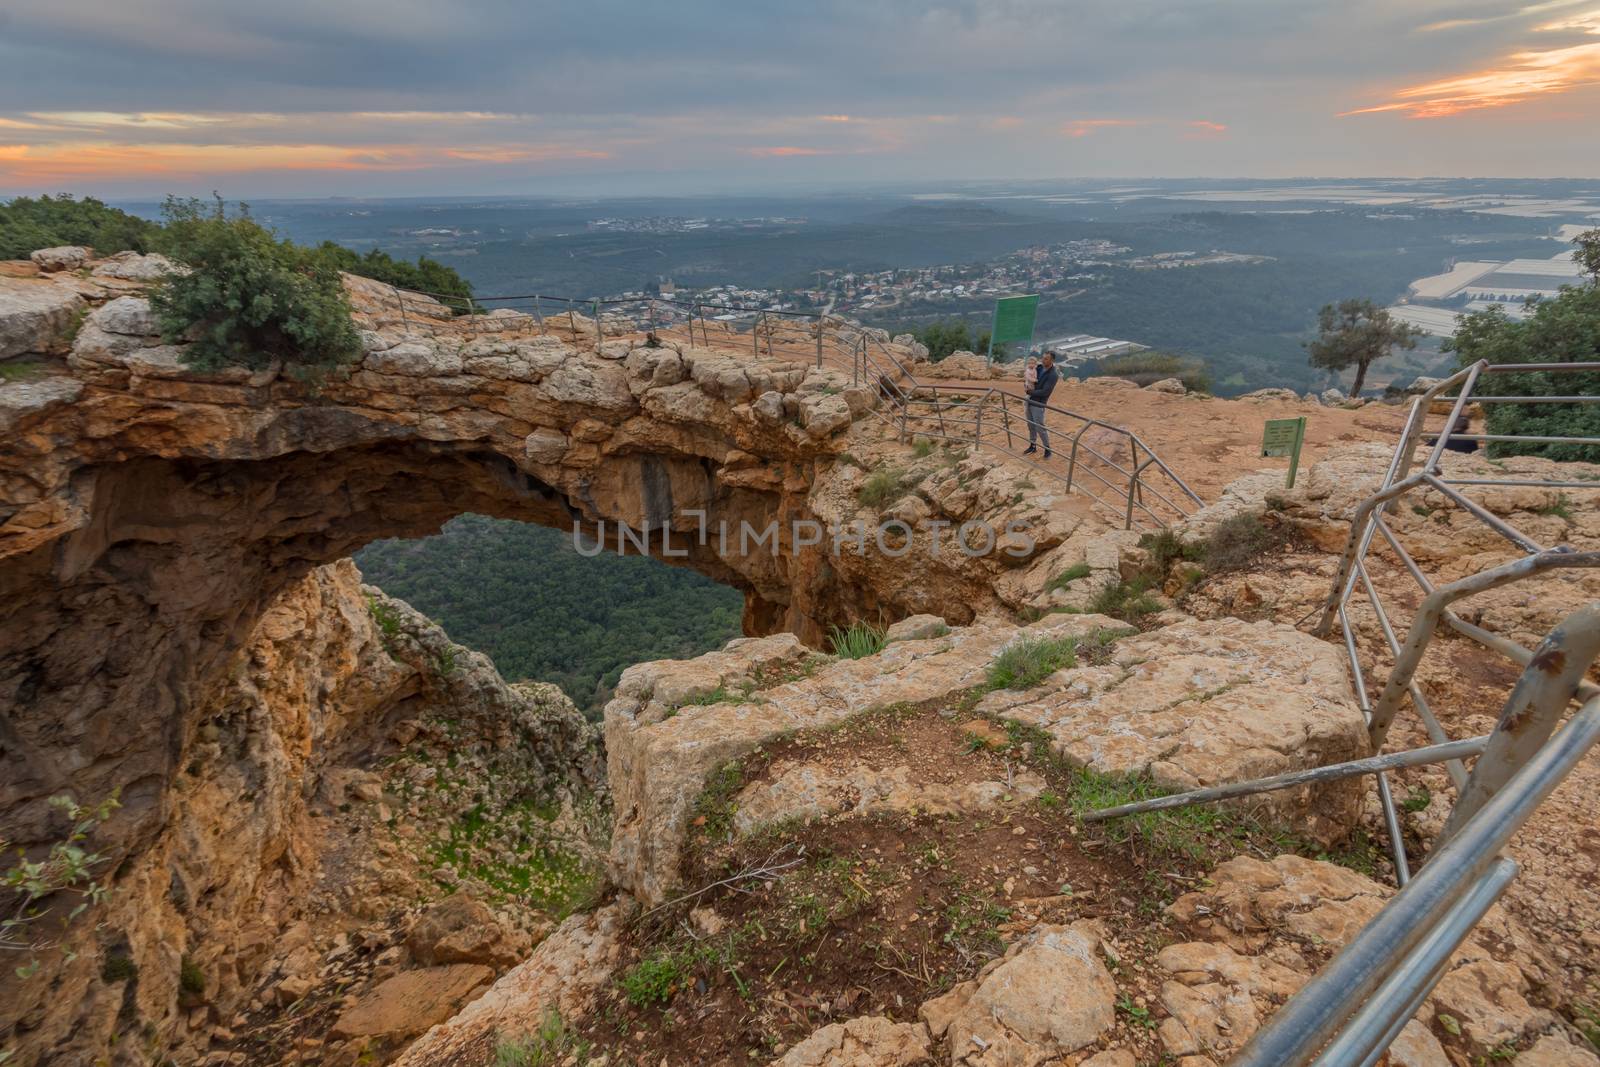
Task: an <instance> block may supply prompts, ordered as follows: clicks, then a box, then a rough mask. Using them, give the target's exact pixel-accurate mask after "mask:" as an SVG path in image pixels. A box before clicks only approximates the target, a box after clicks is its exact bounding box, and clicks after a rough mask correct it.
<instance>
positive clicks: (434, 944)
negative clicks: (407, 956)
mask: <svg viewBox="0 0 1600 1067" xmlns="http://www.w3.org/2000/svg"><path fill="white" fill-rule="evenodd" d="M406 947H407V948H409V949H410V950H411V956H412V958H413V959H415V960H416V961H417V962H418V963H421V964H423V965H424V966H429V967H431V966H433V965H435V964H440V963H479V964H483V965H485V966H488V967H494V968H504V967H510V966H512V965H513V964H515V963H517V962H518V961H520V960H521V959H522V958H523V957H524V956H525V955H526V954H527V951H528V948H529V945H528V940H527V938H526V937H522V936H519V935H517V934H515V933H513V932H510V931H507V930H506V929H505V928H503V927H502V926H501V925H500V923H499V922H498V921H497V920H496V919H495V917H494V913H493V912H491V911H490V910H489V909H488V908H487V907H485V906H484V905H483V904H481V903H480V902H478V901H477V900H474V899H473V898H472V897H471V896H470V895H469V894H467V893H455V894H452V895H451V896H448V897H446V898H445V899H444V900H441V901H440V902H439V903H437V904H435V905H433V906H432V907H430V908H429V909H428V910H427V911H425V912H423V913H422V915H421V916H419V917H418V919H417V921H416V924H415V925H413V926H412V928H411V932H410V933H409V934H407V935H406Z"/></svg>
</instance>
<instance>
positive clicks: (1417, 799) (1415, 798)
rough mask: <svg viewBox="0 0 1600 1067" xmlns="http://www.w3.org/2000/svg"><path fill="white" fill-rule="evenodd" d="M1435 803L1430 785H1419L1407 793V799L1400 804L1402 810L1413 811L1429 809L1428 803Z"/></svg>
mask: <svg viewBox="0 0 1600 1067" xmlns="http://www.w3.org/2000/svg"><path fill="white" fill-rule="evenodd" d="M1432 803H1433V794H1432V793H1431V792H1429V790H1428V787H1427V786H1425V785H1419V786H1417V787H1416V788H1415V789H1413V790H1411V791H1410V792H1409V793H1407V794H1406V799H1405V801H1404V802H1403V803H1402V804H1401V805H1400V808H1401V810H1402V811H1409V812H1412V813H1415V812H1419V811H1426V810H1428V805H1429V804H1432Z"/></svg>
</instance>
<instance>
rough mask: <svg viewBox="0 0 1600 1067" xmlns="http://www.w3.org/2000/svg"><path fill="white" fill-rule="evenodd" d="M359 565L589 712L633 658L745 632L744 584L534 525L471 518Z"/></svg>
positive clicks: (392, 544) (692, 652)
mask: <svg viewBox="0 0 1600 1067" xmlns="http://www.w3.org/2000/svg"><path fill="white" fill-rule="evenodd" d="M356 563H357V564H358V565H359V566H360V567H361V570H362V572H363V573H364V575H365V577H366V580H367V581H368V582H370V583H371V584H373V585H376V586H379V587H380V588H382V589H383V590H384V591H385V592H386V593H388V594H389V595H391V596H394V597H397V598H399V599H401V600H404V601H406V602H407V603H409V604H410V605H411V606H413V607H414V608H416V609H417V610H418V611H421V612H422V613H424V614H425V615H427V616H428V617H429V618H431V619H434V620H435V621H437V622H438V623H439V624H440V625H441V626H443V627H444V629H445V631H446V632H447V633H448V634H449V635H450V637H451V639H452V640H454V641H456V642H457V643H459V644H463V645H466V646H467V647H468V648H473V649H477V650H478V651H480V652H483V653H485V654H487V655H488V657H489V658H490V659H491V660H493V661H494V664H495V666H496V667H497V668H498V669H499V671H500V673H501V674H503V675H504V676H505V677H506V678H507V679H508V680H510V681H524V680H536V681H542V682H553V683H554V684H556V685H558V686H560V687H561V689H562V691H563V692H565V693H566V694H567V695H568V696H569V697H571V698H572V700H573V702H574V703H576V704H577V705H578V706H579V707H580V708H583V709H584V710H585V711H586V712H587V713H588V714H589V715H590V716H591V717H598V715H599V711H600V709H601V707H603V706H604V704H605V702H606V700H608V699H609V698H610V695H611V690H612V689H613V688H614V687H615V686H616V684H617V679H618V677H619V676H620V675H621V674H622V671H623V669H624V668H626V667H627V666H629V665H630V664H633V663H638V662H640V661H642V660H651V659H686V658H690V657H693V656H698V655H700V654H701V653H703V652H707V651H709V650H711V649H713V648H721V647H722V646H723V645H724V644H726V643H727V642H728V641H729V640H731V639H732V638H735V637H738V636H739V635H740V633H741V629H740V619H741V616H742V613H743V610H744V598H743V597H742V596H741V595H740V594H739V593H738V591H736V590H733V589H729V588H728V587H727V586H723V585H718V584H717V583H716V582H713V581H712V580H711V579H709V578H706V577H704V576H702V575H700V574H697V573H695V572H694V571H691V570H688V569H686V568H680V567H669V566H666V565H664V564H662V563H661V562H660V561H659V560H654V559H648V558H646V557H643V556H617V555H612V554H610V553H602V554H600V555H598V556H592V557H590V556H583V555H580V554H579V553H578V552H577V551H576V550H575V549H574V548H573V544H572V537H571V535H570V534H568V533H564V532H562V531H560V530H551V529H546V528H544V527H539V526H530V525H527V524H526V523H520V522H511V521H507V520H502V519H490V518H486V517H484V516H481V515H463V516H461V517H460V518H457V519H455V520H453V521H451V522H450V523H448V524H447V525H446V526H445V527H444V530H443V532H441V533H440V534H438V535H437V536H434V537H428V538H423V539H421V540H416V541H378V542H375V543H374V544H371V545H368V546H367V547H366V548H364V549H362V550H361V551H360V552H358V553H357V554H356Z"/></svg>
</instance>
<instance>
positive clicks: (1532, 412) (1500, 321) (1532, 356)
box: [1445, 230, 1600, 463]
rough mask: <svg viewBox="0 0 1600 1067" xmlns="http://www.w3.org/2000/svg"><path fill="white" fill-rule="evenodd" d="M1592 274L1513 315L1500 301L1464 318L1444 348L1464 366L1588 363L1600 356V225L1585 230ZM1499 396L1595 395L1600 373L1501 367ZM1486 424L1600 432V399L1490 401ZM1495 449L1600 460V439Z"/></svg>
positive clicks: (1524, 432)
mask: <svg viewBox="0 0 1600 1067" xmlns="http://www.w3.org/2000/svg"><path fill="white" fill-rule="evenodd" d="M1578 244H1579V247H1580V256H1582V257H1585V258H1584V262H1585V264H1586V267H1587V269H1588V270H1589V271H1590V274H1591V278H1590V281H1589V282H1587V283H1586V284H1583V285H1576V286H1568V287H1566V288H1564V289H1562V291H1561V295H1560V296H1557V297H1556V298H1554V299H1553V300H1537V301H1534V302H1533V303H1532V308H1533V314H1531V315H1529V316H1528V317H1527V318H1526V319H1523V320H1522V321H1521V322H1513V321H1512V320H1511V319H1510V318H1508V317H1507V316H1506V315H1505V314H1504V312H1502V311H1501V310H1500V309H1499V308H1490V309H1488V310H1487V311H1477V312H1473V313H1472V314H1470V315H1466V316H1464V317H1463V318H1462V319H1461V323H1460V326H1459V327H1458V328H1457V330H1456V333H1455V336H1454V337H1452V338H1451V339H1450V340H1448V341H1446V342H1445V350H1446V351H1448V352H1455V353H1456V354H1457V356H1458V357H1459V359H1460V362H1461V366H1463V367H1465V366H1467V365H1469V364H1471V363H1475V362H1477V361H1478V360H1480V359H1486V360H1488V361H1489V362H1490V363H1581V362H1592V361H1595V360H1600V230H1590V231H1589V232H1588V233H1585V234H1583V235H1582V236H1580V237H1579V238H1578ZM1493 382H1494V393H1495V395H1497V396H1595V395H1596V394H1600V374H1595V373H1580V372H1554V373H1544V372H1531V371H1530V372H1528V373H1526V374H1496V375H1495V376H1494V378H1493ZM1487 410H1488V416H1487V425H1486V429H1487V431H1488V432H1489V433H1492V434H1510V435H1520V436H1536V437H1597V436H1600V404H1490V405H1488V406H1487ZM1489 455H1490V456H1492V457H1496V458H1499V457H1503V456H1544V457H1545V458H1547V459H1555V460H1584V461H1587V462H1590V463H1597V462H1600V446H1596V445H1580V444H1529V443H1523V442H1517V441H1491V442H1489Z"/></svg>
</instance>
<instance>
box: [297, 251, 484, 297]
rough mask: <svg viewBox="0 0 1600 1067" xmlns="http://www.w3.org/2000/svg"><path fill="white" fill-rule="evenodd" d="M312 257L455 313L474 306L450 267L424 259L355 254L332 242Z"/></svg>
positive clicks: (465, 285)
mask: <svg viewBox="0 0 1600 1067" xmlns="http://www.w3.org/2000/svg"><path fill="white" fill-rule="evenodd" d="M316 255H317V257H318V259H320V260H322V261H323V262H324V263H326V264H327V265H329V266H331V267H332V268H333V269H335V270H342V271H345V272H346V273H348V274H359V275H360V276H361V277H363V278H371V279H373V280H374V281H380V282H385V283H387V284H389V285H394V286H398V287H399V288H401V289H411V290H415V291H416V292H419V293H431V294H433V295H434V296H437V297H441V298H443V299H444V301H445V302H446V303H448V304H449V305H450V306H451V307H452V308H455V309H456V311H457V313H458V314H459V313H461V312H463V311H468V310H471V309H473V308H474V306H475V305H473V303H472V284H471V283H470V282H468V281H467V280H466V279H465V278H463V277H462V276H461V275H460V274H457V273H456V270H455V268H454V267H447V266H445V265H444V264H443V263H440V262H439V261H438V260H436V259H429V258H428V257H427V256H418V257H417V261H416V262H415V263H408V262H406V261H405V260H403V259H396V258H394V257H393V256H391V255H389V254H388V253H387V252H384V251H382V250H380V249H377V248H373V249H370V250H368V251H367V252H365V253H356V252H352V251H351V250H350V249H348V248H346V247H344V246H343V245H338V244H334V243H333V242H332V241H324V242H322V244H320V245H318V246H317V249H316Z"/></svg>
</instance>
